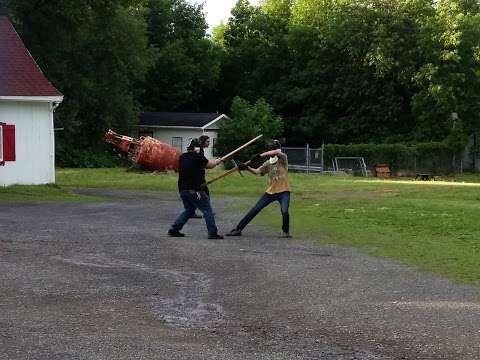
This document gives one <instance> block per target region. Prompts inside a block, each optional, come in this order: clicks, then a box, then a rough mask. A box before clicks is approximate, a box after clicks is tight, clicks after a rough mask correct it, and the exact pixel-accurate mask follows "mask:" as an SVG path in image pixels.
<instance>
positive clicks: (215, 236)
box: [208, 234, 223, 239]
mask: <svg viewBox="0 0 480 360" xmlns="http://www.w3.org/2000/svg"><path fill="white" fill-rule="evenodd" d="M208 238H209V239H223V236H222V235H218V234H211V235H208Z"/></svg>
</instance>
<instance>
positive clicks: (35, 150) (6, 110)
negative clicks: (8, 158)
mask: <svg viewBox="0 0 480 360" xmlns="http://www.w3.org/2000/svg"><path fill="white" fill-rule="evenodd" d="M0 122H4V123H7V124H14V125H15V146H16V161H12V162H6V163H5V166H0V185H1V186H5V185H12V184H25V185H27V184H35V185H36V184H48V183H54V182H55V140H54V135H53V119H52V112H51V111H50V110H49V107H48V103H46V102H27V101H25V102H23V101H21V102H14V101H6V100H0Z"/></svg>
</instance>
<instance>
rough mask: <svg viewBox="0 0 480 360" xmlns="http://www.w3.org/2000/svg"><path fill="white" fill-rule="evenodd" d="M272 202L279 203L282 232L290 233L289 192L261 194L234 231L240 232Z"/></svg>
mask: <svg viewBox="0 0 480 360" xmlns="http://www.w3.org/2000/svg"><path fill="white" fill-rule="evenodd" d="M274 201H278V202H279V203H280V211H281V212H282V230H283V231H284V232H286V233H288V232H289V231H290V215H289V214H288V207H289V206H290V191H284V192H281V193H278V194H268V193H265V194H263V196H262V197H261V198H260V200H258V202H257V204H256V205H255V206H254V207H253V208H252V209H251V210H250V211H249V212H248V213H247V215H245V216H244V217H243V219H242V220H240V222H239V223H238V225H237V227H236V229H237V230H240V231H242V230H243V229H244V228H245V226H247V225H248V223H249V222H250V221H252V220H253V218H254V217H255V216H257V214H258V213H259V212H260V211H261V210H262V209H263V208H265V207H267V206H268V205H269V204H271V203H272V202H274Z"/></svg>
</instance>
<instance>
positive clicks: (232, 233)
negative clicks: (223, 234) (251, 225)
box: [227, 229, 242, 236]
mask: <svg viewBox="0 0 480 360" xmlns="http://www.w3.org/2000/svg"><path fill="white" fill-rule="evenodd" d="M227 236H242V231H241V230H238V229H233V230H230V232H229V233H227Z"/></svg>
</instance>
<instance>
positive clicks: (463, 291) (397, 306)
mask: <svg viewBox="0 0 480 360" xmlns="http://www.w3.org/2000/svg"><path fill="white" fill-rule="evenodd" d="M82 191H83V192H85V193H89V194H97V195H102V196H105V197H106V198H107V200H105V201H101V202H95V203H73V202H65V203H38V204H6V203H0V359H2V360H3V359H9V360H10V359H46V360H47V359H48V360H54V359H62V360H68V359H92V360H93V359H95V360H96V359H169V360H170V359H222V360H228V359H238V360H247V359H252V360H253V359H272V360H273V359H282V360H283V359H285V360H286V359H362V360H363V359H369V360H370V359H455V360H458V359H480V345H479V344H480V290H479V289H477V288H473V287H469V286H462V285H458V284H454V283H452V282H451V281H448V280H445V279H442V278H441V277H439V276H436V275H433V274H428V273H422V272H418V271H417V270H416V269H414V268H410V267H407V266H402V265H399V264H396V263H394V262H392V261H389V260H386V259H378V258H371V257H367V256H364V255H362V254H360V253H359V252H357V251H356V250H352V249H344V248H337V247H334V246H314V245H311V244H309V243H307V242H303V241H299V240H296V239H292V240H285V239H279V238H278V237H276V234H277V233H278V231H276V230H274V229H270V228H268V227H262V226H260V225H258V224H257V223H254V224H252V226H249V227H248V228H247V229H246V231H245V235H244V236H243V237H241V238H226V239H225V240H208V239H207V238H206V230H205V225H204V223H203V220H202V219H192V220H190V222H189V224H188V225H187V227H186V228H185V229H184V230H185V232H186V233H187V234H188V236H187V237H185V238H170V237H168V236H166V232H167V229H168V225H169V224H170V223H171V222H172V221H173V219H174V217H175V216H176V214H177V213H178V211H179V210H180V202H179V200H178V199H177V197H176V195H175V194H166V193H140V192H133V191H108V190H82ZM232 201H233V200H232V199H228V198H226V199H218V198H214V208H215V210H216V212H217V222H218V224H219V228H220V230H221V232H222V233H223V232H225V231H227V230H229V229H230V228H231V227H232V225H233V224H234V223H235V222H236V221H238V220H239V216H241V215H243V214H241V213H238V209H237V208H235V207H232ZM250 205H252V204H251V203H248V202H246V203H244V204H243V205H242V206H241V207H242V211H243V210H245V211H246V210H247V208H248V207H249V206H250ZM319 233H321V229H319Z"/></svg>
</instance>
